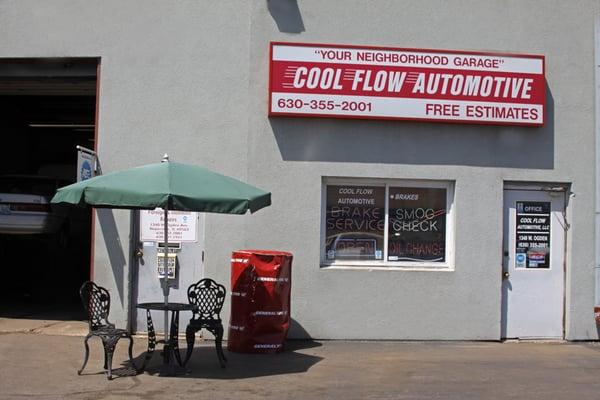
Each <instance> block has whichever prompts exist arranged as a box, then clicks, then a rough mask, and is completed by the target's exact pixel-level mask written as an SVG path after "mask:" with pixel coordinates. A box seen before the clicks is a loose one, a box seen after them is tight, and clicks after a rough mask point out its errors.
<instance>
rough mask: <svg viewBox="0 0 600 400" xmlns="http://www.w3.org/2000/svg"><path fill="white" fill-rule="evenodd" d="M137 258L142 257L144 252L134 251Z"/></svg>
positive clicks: (140, 250)
mask: <svg viewBox="0 0 600 400" xmlns="http://www.w3.org/2000/svg"><path fill="white" fill-rule="evenodd" d="M133 254H134V255H135V256H136V257H137V258H142V257H144V251H143V250H142V249H136V250H135V253H133Z"/></svg>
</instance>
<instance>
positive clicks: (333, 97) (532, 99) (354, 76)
mask: <svg viewBox="0 0 600 400" xmlns="http://www.w3.org/2000/svg"><path fill="white" fill-rule="evenodd" d="M270 61H271V64H270V90H269V94H270V104H269V115H287V116H317V117H342V118H368V119H371V118H372V119H407V120H425V121H445V122H466V123H485V124H510V125H530V126H541V125H543V123H544V105H545V97H546V89H545V80H544V57H543V56H538V55H508V54H494V53H476V52H457V51H445V50H416V49H394V48H378V47H358V46H342V45H316V44H300V43H271V60H270Z"/></svg>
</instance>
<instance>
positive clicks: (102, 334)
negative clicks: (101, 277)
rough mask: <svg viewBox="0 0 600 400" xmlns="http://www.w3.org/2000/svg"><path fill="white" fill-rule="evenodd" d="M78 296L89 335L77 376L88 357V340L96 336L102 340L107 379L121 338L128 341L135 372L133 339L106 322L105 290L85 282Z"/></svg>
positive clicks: (109, 376) (108, 300) (107, 295)
mask: <svg viewBox="0 0 600 400" xmlns="http://www.w3.org/2000/svg"><path fill="white" fill-rule="evenodd" d="M79 295H80V296H81V301H82V303H83V307H84V308H85V310H86V312H87V314H88V322H89V328H90V330H89V333H88V334H87V336H86V337H85V340H84V344H85V359H84V360H83V365H82V366H81V369H80V370H79V371H77V374H78V375H81V372H82V371H83V369H84V368H85V365H86V364H87V362H88V358H89V355H90V348H89V346H88V340H90V338H92V337H94V336H96V337H99V338H100V339H101V340H102V346H103V348H104V369H105V371H106V374H107V378H108V379H112V357H113V353H114V351H115V347H116V345H117V342H118V341H119V339H121V338H128V339H129V361H130V362H131V365H132V367H133V370H134V371H137V368H136V367H135V363H134V362H133V356H132V354H131V352H132V349H133V338H132V337H131V335H130V334H129V332H127V331H126V330H125V329H118V328H115V325H114V324H112V323H110V322H109V321H108V313H109V311H110V294H109V293H108V290H106V289H105V288H103V287H101V286H98V285H96V284H95V283H94V282H91V281H87V282H85V283H84V284H83V285H82V286H81V288H80V289H79Z"/></svg>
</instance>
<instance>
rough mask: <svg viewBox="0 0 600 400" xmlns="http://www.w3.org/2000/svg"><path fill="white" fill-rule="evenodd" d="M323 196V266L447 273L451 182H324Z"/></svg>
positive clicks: (450, 259) (449, 247)
mask: <svg viewBox="0 0 600 400" xmlns="http://www.w3.org/2000/svg"><path fill="white" fill-rule="evenodd" d="M323 190H324V193H323V201H324V204H323V208H324V212H323V218H324V219H323V220H322V224H323V225H322V227H323V228H322V229H323V232H324V235H323V237H324V239H323V242H322V243H321V246H322V247H321V261H322V263H323V264H324V265H328V266H335V265H339V266H362V265H365V266H387V267H411V268H448V267H451V265H450V264H451V262H452V260H453V257H452V247H451V246H452V239H453V236H452V226H451V225H449V224H451V223H452V220H453V219H452V213H451V209H452V207H451V204H452V197H453V193H454V192H453V183H452V182H441V181H440V182H435V181H412V180H391V179H390V180H384V179H377V180H358V179H356V180H354V182H353V180H352V179H341V178H340V179H336V178H330V179H328V182H327V183H326V184H325V186H324V188H323Z"/></svg>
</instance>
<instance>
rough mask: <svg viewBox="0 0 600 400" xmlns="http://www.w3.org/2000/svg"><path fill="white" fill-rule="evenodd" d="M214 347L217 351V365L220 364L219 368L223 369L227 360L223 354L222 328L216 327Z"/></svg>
mask: <svg viewBox="0 0 600 400" xmlns="http://www.w3.org/2000/svg"><path fill="white" fill-rule="evenodd" d="M215 347H216V349H217V357H218V358H219V364H221V368H225V363H226V362H227V358H225V354H223V326H218V327H217V328H216V329H215Z"/></svg>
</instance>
